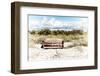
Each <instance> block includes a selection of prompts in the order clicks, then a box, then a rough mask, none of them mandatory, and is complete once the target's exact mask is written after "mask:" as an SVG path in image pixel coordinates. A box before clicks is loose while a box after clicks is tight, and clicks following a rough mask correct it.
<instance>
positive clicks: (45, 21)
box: [28, 15, 88, 31]
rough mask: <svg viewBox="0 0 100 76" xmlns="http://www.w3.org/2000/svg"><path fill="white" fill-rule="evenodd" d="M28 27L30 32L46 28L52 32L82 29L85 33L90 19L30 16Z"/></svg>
mask: <svg viewBox="0 0 100 76" xmlns="http://www.w3.org/2000/svg"><path fill="white" fill-rule="evenodd" d="M28 26H29V31H32V30H40V29H44V28H48V29H51V30H57V29H59V30H73V29H81V30H83V31H87V26H88V17H78V16H77V17H76V16H50V15H29V16H28Z"/></svg>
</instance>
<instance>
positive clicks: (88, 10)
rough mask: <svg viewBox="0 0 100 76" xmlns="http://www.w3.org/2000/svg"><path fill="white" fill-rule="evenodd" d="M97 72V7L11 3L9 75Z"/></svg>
mask: <svg viewBox="0 0 100 76" xmlns="http://www.w3.org/2000/svg"><path fill="white" fill-rule="evenodd" d="M87 69H97V7H94V6H77V5H62V4H47V3H31V2H13V3H11V72H12V73H15V74H24V73H41V72H57V71H73V70H87Z"/></svg>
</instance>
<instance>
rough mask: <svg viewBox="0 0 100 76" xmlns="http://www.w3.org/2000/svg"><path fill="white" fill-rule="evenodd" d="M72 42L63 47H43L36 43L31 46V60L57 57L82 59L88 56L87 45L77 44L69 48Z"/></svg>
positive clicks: (54, 58)
mask: <svg viewBox="0 0 100 76" xmlns="http://www.w3.org/2000/svg"><path fill="white" fill-rule="evenodd" d="M71 44H72V43H71V42H68V43H64V47H65V48H63V49H43V48H41V44H35V45H34V47H33V48H29V61H33V60H56V59H82V58H86V57H87V47H85V46H76V47H71V48H67V47H68V46H69V45H71Z"/></svg>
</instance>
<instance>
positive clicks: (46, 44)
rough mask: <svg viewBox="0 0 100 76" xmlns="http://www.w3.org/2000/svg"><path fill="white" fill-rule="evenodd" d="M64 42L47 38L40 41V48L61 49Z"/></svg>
mask: <svg viewBox="0 0 100 76" xmlns="http://www.w3.org/2000/svg"><path fill="white" fill-rule="evenodd" d="M63 47H64V41H63V40H62V39H56V38H49V39H45V40H44V41H42V46H41V48H51V49H52V48H56V49H57V48H63Z"/></svg>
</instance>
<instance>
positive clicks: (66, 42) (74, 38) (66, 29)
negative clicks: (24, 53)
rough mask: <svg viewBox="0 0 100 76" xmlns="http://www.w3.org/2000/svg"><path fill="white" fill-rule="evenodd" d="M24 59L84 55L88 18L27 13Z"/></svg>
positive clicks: (78, 57) (74, 57) (54, 58)
mask: <svg viewBox="0 0 100 76" xmlns="http://www.w3.org/2000/svg"><path fill="white" fill-rule="evenodd" d="M28 27H29V28H28V40H29V48H28V49H29V50H28V52H29V53H28V54H29V55H28V56H29V57H28V60H29V61H34V60H61V59H65V60H68V59H82V58H87V57H88V50H87V46H88V39H87V37H88V36H87V35H88V17H81V16H80V17H78V16H50V15H28Z"/></svg>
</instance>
